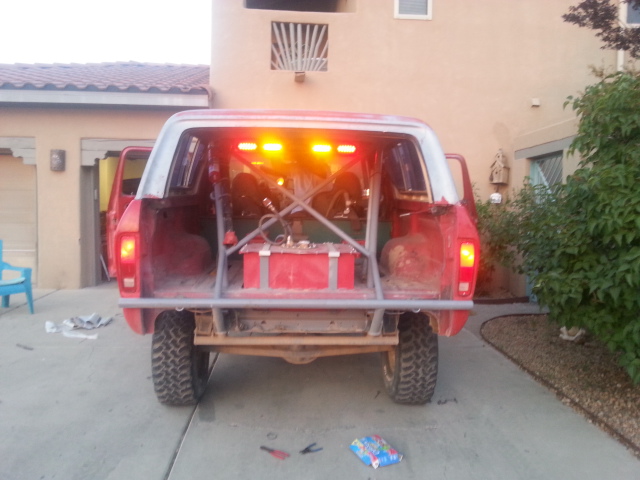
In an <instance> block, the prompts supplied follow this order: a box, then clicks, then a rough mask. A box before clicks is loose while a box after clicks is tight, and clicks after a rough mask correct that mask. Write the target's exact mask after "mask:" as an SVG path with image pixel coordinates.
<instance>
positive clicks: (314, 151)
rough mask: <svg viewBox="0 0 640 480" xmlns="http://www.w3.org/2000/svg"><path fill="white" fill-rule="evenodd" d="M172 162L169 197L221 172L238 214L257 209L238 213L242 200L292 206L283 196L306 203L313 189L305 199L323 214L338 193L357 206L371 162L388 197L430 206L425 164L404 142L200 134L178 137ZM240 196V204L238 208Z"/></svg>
mask: <svg viewBox="0 0 640 480" xmlns="http://www.w3.org/2000/svg"><path fill="white" fill-rule="evenodd" d="M176 155H177V158H176V159H175V161H174V166H173V171H172V174H171V181H170V185H169V189H170V193H173V194H183V193H184V192H185V191H189V190H190V189H192V188H195V187H196V186H197V185H198V182H199V179H201V177H203V176H206V174H208V173H209V172H208V171H209V170H210V169H218V170H219V172H216V173H215V175H219V176H220V177H221V178H222V179H224V180H225V181H226V182H227V188H229V189H230V190H231V191H230V195H231V198H232V199H234V198H235V199H236V202H235V205H234V206H233V208H234V211H235V212H242V211H243V210H244V211H250V210H261V208H257V207H256V208H253V207H250V206H249V205H244V206H239V204H240V203H248V200H247V197H252V198H253V199H254V200H256V201H257V200H258V199H260V200H262V199H264V198H267V197H268V198H270V200H271V201H272V202H274V205H277V206H283V205H286V204H287V203H288V202H289V201H290V199H287V196H286V192H284V190H287V191H289V192H291V193H293V194H294V195H296V196H300V197H304V196H305V194H308V193H309V192H311V191H312V190H313V189H317V192H316V193H315V194H314V195H312V198H310V199H307V200H312V201H313V202H316V203H318V204H319V211H322V212H323V214H324V213H326V212H327V211H328V210H331V209H332V208H335V204H336V202H338V200H332V199H331V198H326V197H331V195H330V192H333V194H334V195H337V194H339V193H340V191H343V192H347V194H348V195H349V196H350V197H353V198H354V199H356V200H354V201H363V200H366V199H367V197H368V194H369V189H370V177H371V175H372V173H373V171H374V169H375V164H376V162H381V174H382V184H383V189H385V190H386V191H387V192H390V191H393V192H395V196H396V197H398V198H408V199H413V200H419V201H424V202H432V196H431V188H430V185H429V180H428V177H427V174H426V170H425V166H424V161H423V159H422V157H421V154H420V151H419V149H418V148H417V145H416V143H415V140H414V139H413V138H411V137H408V136H406V135H388V134H380V133H371V132H349V131H330V132H326V131H313V130H308V131H303V132H301V131H300V130H286V129H285V130H278V131H260V132H258V131H243V130H236V129H198V130H191V131H187V132H186V133H185V134H184V135H183V137H182V139H181V142H180V145H179V148H178V149H177V152H176ZM214 165H215V166H214ZM205 171H207V172H205ZM322 184H324V185H322ZM240 197H242V198H245V201H243V202H240V201H239V200H238V199H239V198H240ZM259 197H262V198H259ZM323 198H324V200H322V199H323ZM332 203H333V205H332ZM338 203H339V202H338ZM363 213H364V211H363Z"/></svg>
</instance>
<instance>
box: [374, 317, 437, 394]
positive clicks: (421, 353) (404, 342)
mask: <svg viewBox="0 0 640 480" xmlns="http://www.w3.org/2000/svg"><path fill="white" fill-rule="evenodd" d="M398 330H399V336H400V339H399V343H398V345H396V347H395V348H394V349H393V351H391V352H384V353H382V377H383V380H384V385H385V388H386V389H387V393H388V394H389V396H390V397H391V399H392V400H393V401H394V402H396V403H402V404H406V405H422V404H425V403H427V402H429V401H430V400H431V397H432V396H433V392H434V390H435V388H436V380H437V378H438V335H436V334H435V333H434V332H433V330H432V328H431V325H430V324H429V317H428V316H426V315H423V314H419V313H405V314H403V315H401V316H400V320H399V323H398Z"/></svg>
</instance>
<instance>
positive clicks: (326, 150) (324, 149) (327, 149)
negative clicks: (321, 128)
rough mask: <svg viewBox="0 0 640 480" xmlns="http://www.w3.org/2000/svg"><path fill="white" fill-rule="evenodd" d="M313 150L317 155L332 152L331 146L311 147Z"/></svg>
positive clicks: (319, 145)
mask: <svg viewBox="0 0 640 480" xmlns="http://www.w3.org/2000/svg"><path fill="white" fill-rule="evenodd" d="M311 150H313V151H314V152H316V153H329V152H330V151H331V145H326V144H316V145H313V146H312V147H311Z"/></svg>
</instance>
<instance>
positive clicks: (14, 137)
mask: <svg viewBox="0 0 640 480" xmlns="http://www.w3.org/2000/svg"><path fill="white" fill-rule="evenodd" d="M208 83H209V71H208V67H207V66H184V65H150V64H139V63H114V64H96V65H79V64H72V65H21V64H16V65H0V238H2V239H3V240H4V257H5V260H6V261H7V262H9V263H11V264H13V265H20V266H26V267H31V268H33V270H34V279H35V284H36V285H37V286H38V287H40V288H53V289H59V288H79V287H84V286H88V285H95V284H97V283H99V282H101V281H102V280H103V279H104V277H105V276H104V271H103V268H102V265H101V258H100V254H101V252H102V250H103V249H102V245H101V244H102V242H103V238H102V237H101V221H100V219H101V218H102V217H103V214H101V212H103V211H104V210H105V208H106V202H107V200H108V196H109V192H110V187H111V183H110V180H111V178H112V176H113V170H114V164H115V161H116V159H115V158H114V157H117V155H118V154H119V152H120V151H121V150H122V149H123V148H124V147H126V146H129V145H138V146H152V145H153V143H154V141H155V138H156V136H157V134H158V132H159V131H160V128H161V127H162V125H163V124H164V122H165V120H166V119H167V118H168V117H169V116H170V115H172V114H173V113H175V112H177V111H179V110H184V109H187V108H205V107H208V106H209V102H210V99H211V94H210V89H209V87H208Z"/></svg>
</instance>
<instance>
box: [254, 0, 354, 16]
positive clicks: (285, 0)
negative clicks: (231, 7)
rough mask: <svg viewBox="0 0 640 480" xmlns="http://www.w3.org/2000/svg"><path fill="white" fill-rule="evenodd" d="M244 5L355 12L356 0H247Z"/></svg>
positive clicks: (307, 10) (265, 8) (295, 10)
mask: <svg viewBox="0 0 640 480" xmlns="http://www.w3.org/2000/svg"><path fill="white" fill-rule="evenodd" d="M244 6H245V7H246V8H250V9H254V10H282V11H292V12H323V13H325V12H326V13H339V12H354V11H355V0H245V3H244Z"/></svg>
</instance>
